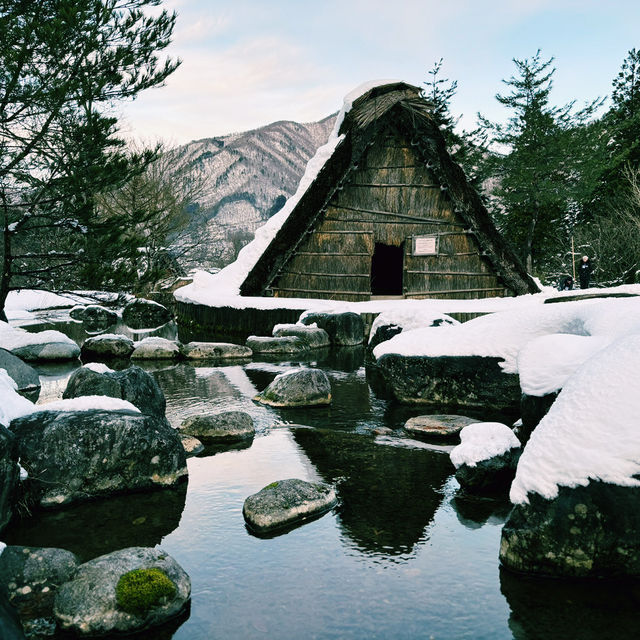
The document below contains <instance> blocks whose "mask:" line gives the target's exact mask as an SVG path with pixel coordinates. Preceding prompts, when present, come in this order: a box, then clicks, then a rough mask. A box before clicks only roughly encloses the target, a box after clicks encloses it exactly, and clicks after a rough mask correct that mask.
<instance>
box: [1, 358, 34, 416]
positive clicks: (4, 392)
mask: <svg viewBox="0 0 640 640" xmlns="http://www.w3.org/2000/svg"><path fill="white" fill-rule="evenodd" d="M17 388H18V387H17V385H16V383H15V382H14V380H13V378H10V377H9V374H8V373H7V371H6V369H0V424H2V425H4V426H5V427H8V426H9V424H10V423H11V421H12V420H15V419H16V418H20V417H21V416H25V415H27V414H29V413H31V412H32V411H33V407H34V404H33V402H30V401H29V400H27V399H26V398H23V397H22V396H21V395H20V394H19V393H18V392H17V391H16V389H17Z"/></svg>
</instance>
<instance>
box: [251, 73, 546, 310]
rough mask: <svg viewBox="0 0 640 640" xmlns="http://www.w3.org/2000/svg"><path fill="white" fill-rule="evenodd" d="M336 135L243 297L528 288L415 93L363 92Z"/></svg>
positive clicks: (450, 294)
mask: <svg viewBox="0 0 640 640" xmlns="http://www.w3.org/2000/svg"><path fill="white" fill-rule="evenodd" d="M340 134H342V135H343V136H344V138H343V139H342V140H341V142H339V144H338V145H337V147H336V149H335V151H334V152H333V154H332V155H331V157H330V158H329V159H328V160H327V161H326V163H325V164H324V166H323V167H322V169H321V170H320V172H319V173H318V175H317V177H316V179H315V180H314V182H313V183H312V184H311V186H310V187H309V188H308V189H307V191H306V192H305V193H304V195H303V196H302V198H301V199H300V200H299V202H298V203H297V205H296V206H295V207H294V208H293V210H292V212H291V213H290V215H289V216H288V218H287V220H286V221H285V222H284V224H283V225H282V227H281V228H280V230H279V231H278V233H277V234H276V236H275V237H274V238H273V240H272V241H271V243H270V244H269V245H268V246H267V248H266V249H265V251H264V252H263V253H262V255H261V256H260V258H259V259H258V261H257V262H256V263H255V265H254V266H253V268H252V270H251V271H250V272H249V274H248V275H247V277H246V279H245V280H244V282H243V283H242V285H241V287H240V292H241V294H242V295H245V296H260V295H275V296H280V297H296V298H337V299H342V300H351V301H358V300H369V299H370V298H371V297H372V296H381V297H396V296H397V297H404V298H427V297H438V298H463V299H469V298H484V297H488V296H504V295H519V294H523V293H532V292H536V291H537V290H538V289H537V287H536V285H535V284H534V282H533V281H532V280H531V278H530V277H529V276H528V275H527V273H526V272H525V270H524V268H523V267H522V265H521V264H520V262H519V260H518V259H517V258H516V256H515V254H514V253H513V251H512V250H511V249H510V248H509V247H508V245H507V244H506V243H505V241H504V239H503V238H502V237H501V236H500V234H499V233H498V232H497V230H496V228H495V226H494V225H493V223H492V222H491V220H490V218H489V214H488V213H487V210H486V208H485V207H484V205H483V204H482V202H481V200H480V198H479V196H478V194H477V193H476V192H475V191H474V190H473V188H472V187H471V186H470V185H469V184H468V183H467V180H466V178H465V176H464V173H463V172H462V170H461V169H460V167H459V166H458V165H457V164H456V163H455V162H454V161H453V160H452V159H451V156H450V155H449V153H448V152H447V149H446V147H445V143H444V138H443V137H442V134H441V133H440V131H439V129H438V127H437V125H436V124H435V123H434V121H433V118H432V116H431V105H430V103H429V102H428V101H427V100H425V99H424V98H423V97H421V95H420V89H418V88H417V87H413V86H411V85H407V84H404V83H393V84H388V85H384V86H378V87H375V88H373V89H371V90H370V91H368V92H367V93H365V94H364V95H363V96H361V97H360V98H358V99H357V100H356V101H355V102H354V103H353V107H352V109H351V110H350V111H349V112H348V113H347V115H346V117H345V119H344V121H343V123H342V125H341V127H340Z"/></svg>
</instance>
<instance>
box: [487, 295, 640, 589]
mask: <svg viewBox="0 0 640 640" xmlns="http://www.w3.org/2000/svg"><path fill="white" fill-rule="evenodd" d="M569 304H570V303H567V306H568V305H569ZM558 306H560V305H558ZM612 320H613V319H612ZM639 361H640V335H639V334H630V335H627V336H623V337H621V338H619V339H618V340H616V341H614V342H613V343H612V344H611V345H609V346H608V347H606V348H605V349H603V350H601V351H599V352H598V353H596V354H594V355H593V356H592V357H591V358H590V359H589V360H587V361H586V362H585V363H584V365H583V366H582V367H581V368H580V369H579V370H578V371H577V372H576V373H575V374H574V375H573V376H571V378H570V379H569V380H567V382H566V383H565V384H564V387H563V389H562V391H561V392H560V394H559V395H558V398H557V400H556V401H555V403H554V404H553V406H552V407H551V409H550V410H549V413H548V414H547V415H546V416H545V417H544V418H543V419H542V420H541V422H540V424H539V425H538V427H537V428H536V429H535V431H534V432H533V434H532V435H531V439H530V440H529V443H528V444H527V446H526V447H525V449H524V452H523V454H522V456H521V458H520V461H519V463H518V468H517V472H516V477H515V479H514V481H513V484H512V486H511V492H510V497H511V501H512V502H513V503H514V504H515V507H514V509H513V511H512V514H511V516H510V518H509V520H508V522H507V523H506V525H505V528H504V530H503V535H502V544H501V550H500V557H501V560H502V562H503V563H504V564H506V565H507V566H509V567H512V568H514V569H517V570H520V571H525V572H532V573H544V574H553V575H562V576H609V577H611V576H621V575H640V544H639V543H638V541H639V540H640V480H639V479H638V478H639V476H640V431H639V430H638V428H637V424H638V415H640V393H638V388H637V387H638V383H637V381H638V375H637V368H638V362H639Z"/></svg>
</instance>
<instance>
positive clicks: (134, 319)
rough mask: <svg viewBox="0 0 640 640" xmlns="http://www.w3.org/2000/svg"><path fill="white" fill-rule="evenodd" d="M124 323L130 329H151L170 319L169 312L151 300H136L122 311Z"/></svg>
mask: <svg viewBox="0 0 640 640" xmlns="http://www.w3.org/2000/svg"><path fill="white" fill-rule="evenodd" d="M122 319H123V320H124V323H125V324H126V325H127V326H128V327H131V328H132V329H153V328H155V327H159V326H161V325H163V324H166V323H167V322H169V321H170V320H171V319H172V315H171V312H170V311H169V310H168V309H167V308H166V307H163V306H162V305H161V304H159V303H157V302H154V301H153V300H145V299H144V298H138V299H137V300H134V301H133V302H130V303H129V304H128V305H126V306H125V308H124V309H123V310H122Z"/></svg>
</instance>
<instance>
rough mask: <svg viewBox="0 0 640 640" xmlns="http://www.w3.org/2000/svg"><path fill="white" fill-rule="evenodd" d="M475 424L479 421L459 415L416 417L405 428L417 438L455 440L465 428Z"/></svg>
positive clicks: (410, 419)
mask: <svg viewBox="0 0 640 640" xmlns="http://www.w3.org/2000/svg"><path fill="white" fill-rule="evenodd" d="M474 422H478V420H477V419H475V418H468V417H467V416H458V415H431V416H416V417H414V418H409V419H408V420H407V422H406V423H405V425H404V428H405V430H406V431H408V432H409V433H411V434H412V435H415V436H422V437H425V438H437V439H454V438H457V437H458V434H459V433H460V431H461V430H462V429H464V427H466V426H467V425H469V424H473V423H474Z"/></svg>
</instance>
